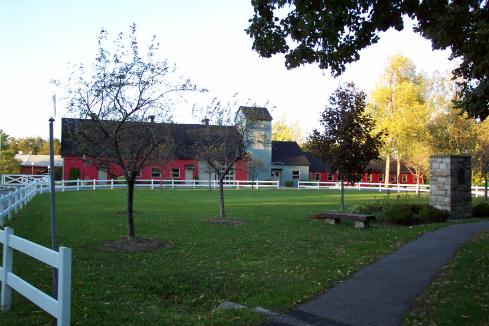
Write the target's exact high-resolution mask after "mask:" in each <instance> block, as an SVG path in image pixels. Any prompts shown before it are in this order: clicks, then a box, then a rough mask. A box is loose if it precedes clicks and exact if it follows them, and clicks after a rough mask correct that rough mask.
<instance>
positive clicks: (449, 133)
mask: <svg viewBox="0 0 489 326" xmlns="http://www.w3.org/2000/svg"><path fill="white" fill-rule="evenodd" d="M428 128H429V133H430V137H429V138H428V140H429V143H430V145H431V148H432V150H431V151H432V153H433V154H439V155H450V154H453V155H473V153H474V150H475V148H476V145H477V128H476V123H475V121H474V120H473V119H470V118H469V117H468V115H467V114H466V113H463V112H461V111H460V110H459V109H456V108H453V107H449V108H447V109H446V110H444V111H442V112H439V113H438V114H437V115H436V116H435V117H434V118H433V119H432V120H431V121H430V123H429V125H428Z"/></svg>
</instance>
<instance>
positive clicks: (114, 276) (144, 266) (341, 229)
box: [0, 190, 440, 325]
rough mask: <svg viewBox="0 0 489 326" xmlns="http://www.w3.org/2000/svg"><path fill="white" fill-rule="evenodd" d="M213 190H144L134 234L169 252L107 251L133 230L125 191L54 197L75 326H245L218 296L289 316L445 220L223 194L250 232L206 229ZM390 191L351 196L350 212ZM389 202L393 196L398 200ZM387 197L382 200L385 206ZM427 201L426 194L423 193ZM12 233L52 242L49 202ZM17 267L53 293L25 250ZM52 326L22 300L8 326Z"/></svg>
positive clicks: (329, 202) (326, 195) (246, 315)
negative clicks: (333, 218)
mask: <svg viewBox="0 0 489 326" xmlns="http://www.w3.org/2000/svg"><path fill="white" fill-rule="evenodd" d="M217 194H218V193H217V192H215V191H212V192H211V191H207V190H195V191H192V190H175V191H168V190H165V191H159V190H158V191H156V190H155V191H151V190H138V191H136V196H135V210H136V214H135V220H136V234H137V235H138V236H139V237H150V238H157V239H160V240H162V241H166V242H171V243H172V244H173V245H174V247H173V248H171V249H160V250H156V251H151V252H144V253H119V252H107V251H103V250H101V249H100V245H101V244H103V243H104V242H106V241H110V240H117V239H121V238H123V237H124V236H125V234H126V218H125V216H124V214H123V213H121V211H124V208H125V192H124V191H123V190H112V191H110V190H108V191H84V192H65V193H57V207H58V235H59V242H60V245H64V246H68V247H71V248H72V249H73V292H72V324H73V325H103V324H111V325H135V324H136V325H245V324H256V323H259V322H260V321H262V318H263V317H262V316H259V315H256V314H254V313H252V312H249V311H238V312H215V311H214V308H215V307H216V306H217V305H218V304H219V303H220V302H221V301H222V300H230V301H234V302H239V303H241V304H244V305H247V306H250V307H255V306H262V307H265V308H268V309H271V310H276V311H281V312H285V311H287V310H289V309H291V308H293V307H294V306H295V305H297V304H298V303H300V302H303V301H305V300H307V299H308V298H310V297H312V296H315V295H317V294H319V293H321V292H324V291H325V290H326V289H328V288H330V287H332V286H334V285H335V284H336V283H338V282H340V281H342V280H344V279H346V278H347V277H348V276H349V275H350V274H352V273H353V272H355V271H357V270H358V269H360V268H361V267H362V266H364V265H366V264H369V263H371V262H373V261H375V260H376V259H378V258H379V257H381V256H384V255H386V254H388V253H389V252H391V251H393V250H394V249H396V248H398V247H399V246H401V245H402V244H403V243H406V242H407V241H409V240H412V239H414V238H416V237H418V236H419V235H420V234H421V233H423V232H425V231H428V230H433V229H435V228H438V227H439V226H440V225H426V226H414V227H394V226H383V225H376V224H374V225H373V227H372V228H370V229H367V230H358V229H354V228H353V227H352V224H349V223H344V224H342V225H336V226H333V225H328V224H325V223H323V222H321V221H317V220H313V219H311V218H309V217H310V216H311V215H313V214H315V213H318V212H320V211H322V210H326V209H329V210H331V209H338V208H339V193H338V192H332V191H328V192H323V191H313V190H311V191H293V190H290V191H276V190H272V191H266V190H259V191H249V190H230V191H226V207H227V215H228V217H232V218H237V219H241V220H242V221H244V222H246V223H245V224H243V225H239V226H233V225H211V224H209V223H208V222H207V219H208V218H209V217H213V216H217V212H218V197H217ZM384 196H385V195H380V194H378V193H367V192H356V191H351V192H347V196H346V200H347V205H349V206H353V205H357V204H359V203H362V202H366V201H370V200H376V199H377V200H381V199H382V198H385V197H384ZM391 196H393V195H391ZM382 200H383V199H382ZM415 200H420V201H424V202H426V200H427V198H426V197H420V198H419V199H415ZM8 224H9V226H12V227H14V229H15V234H17V235H20V236H22V237H25V238H27V239H29V240H31V241H34V242H37V243H40V244H43V245H46V246H49V245H50V240H49V197H48V195H43V196H38V197H36V198H34V199H33V200H32V201H31V202H30V203H29V205H27V206H26V207H25V208H24V209H23V210H22V211H21V212H20V213H19V214H17V215H16V216H15V218H14V220H13V221H12V222H9V223H8ZM14 272H15V273H17V274H19V275H20V276H21V277H23V278H24V279H26V280H27V281H29V282H31V283H33V284H34V285H36V286H38V287H40V288H41V289H43V290H44V291H46V292H47V291H49V283H50V277H51V274H50V271H49V269H48V268H46V267H45V266H44V265H42V264H41V263H39V262H36V261H34V260H33V259H31V258H28V257H26V256H24V255H22V254H19V253H16V254H15V257H14ZM19 322H20V323H21V324H23V325H44V324H50V323H53V320H52V318H51V317H49V316H48V315H47V313H45V312H43V311H41V310H40V309H39V308H37V307H35V306H34V305H33V304H31V303H29V302H28V301H27V300H26V299H24V298H22V297H21V296H20V295H17V294H16V295H15V296H14V300H13V307H12V310H11V311H9V312H5V313H1V314H0V324H1V325H14V324H18V323H19Z"/></svg>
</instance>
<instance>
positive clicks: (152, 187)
mask: <svg viewBox="0 0 489 326" xmlns="http://www.w3.org/2000/svg"><path fill="white" fill-rule="evenodd" d="M154 189H155V185H154V183H153V179H151V190H154Z"/></svg>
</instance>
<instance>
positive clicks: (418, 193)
mask: <svg viewBox="0 0 489 326" xmlns="http://www.w3.org/2000/svg"><path fill="white" fill-rule="evenodd" d="M414 176H415V178H416V194H417V195H420V192H419V178H420V177H421V175H418V174H417V173H416V174H415V175H414Z"/></svg>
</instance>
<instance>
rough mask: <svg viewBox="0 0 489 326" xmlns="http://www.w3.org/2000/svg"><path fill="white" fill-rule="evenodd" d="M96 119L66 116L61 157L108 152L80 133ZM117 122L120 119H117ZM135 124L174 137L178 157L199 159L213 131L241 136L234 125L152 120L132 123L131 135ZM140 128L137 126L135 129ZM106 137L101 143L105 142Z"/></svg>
mask: <svg viewBox="0 0 489 326" xmlns="http://www.w3.org/2000/svg"><path fill="white" fill-rule="evenodd" d="M93 123H94V122H93V121H92V120H84V119H70V118H63V119H62V122H61V125H62V126H61V156H63V157H66V156H79V157H81V156H83V155H87V156H91V157H98V156H100V155H104V154H105V152H104V153H97V152H96V151H94V150H95V148H90V145H87V144H86V143H84V141H83V139H82V137H81V136H80V135H79V134H78V133H77V129H78V128H80V126H82V125H90V124H93ZM104 123H107V124H109V125H110V124H111V123H112V122H111V121H104ZM113 123H114V124H115V123H116V122H113ZM131 124H134V127H135V126H136V124H137V126H138V127H141V126H142V127H144V126H145V125H147V127H148V128H150V127H151V128H156V130H157V132H156V134H157V135H162V136H163V135H170V137H169V138H170V140H171V141H172V144H171V145H172V146H173V155H174V157H175V158H181V159H192V158H195V157H196V156H197V155H196V152H195V151H196V148H197V147H198V146H197V145H198V144H200V143H201V140H202V138H203V136H204V134H205V136H208V135H209V133H210V134H212V136H215V137H222V138H224V137H234V139H235V140H236V139H241V136H240V134H239V132H238V129H237V128H236V127H234V126H212V125H211V126H205V125H201V124H172V123H150V122H128V126H129V128H128V130H129V131H128V135H127V136H128V137H131V136H136V137H137V132H136V131H135V132H134V134H133V135H131ZM134 129H137V128H134ZM103 141H104V140H103V139H101V140H100V142H102V143H103Z"/></svg>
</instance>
